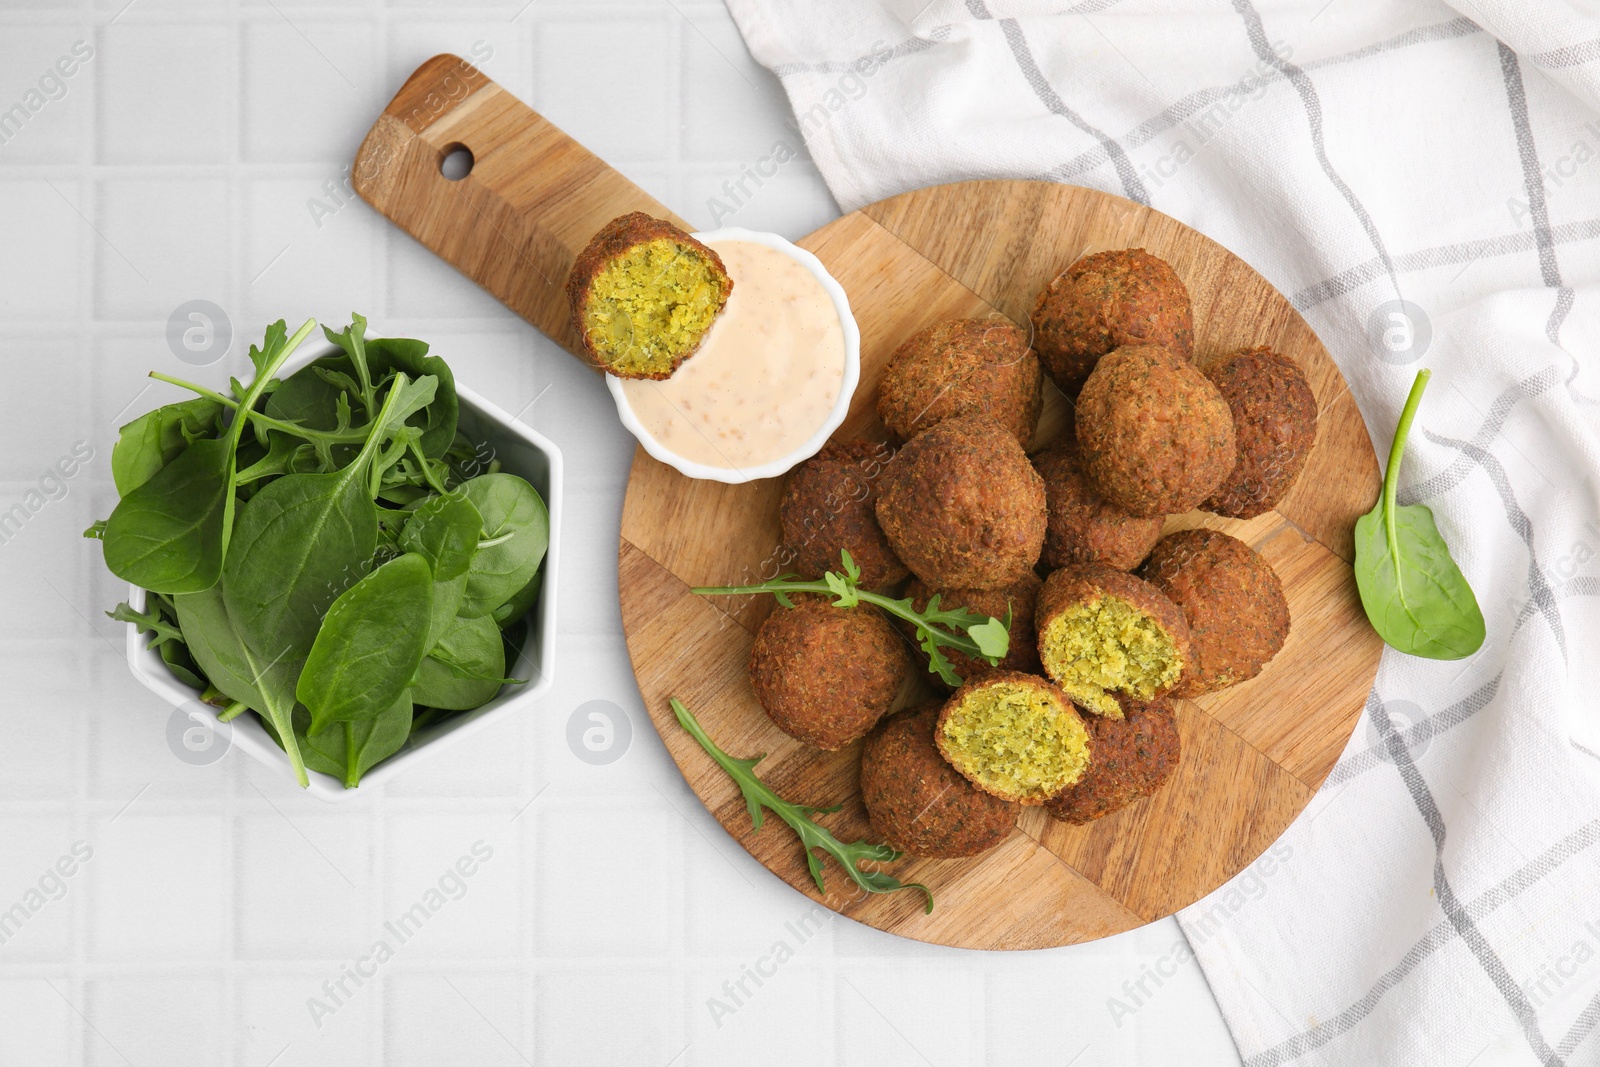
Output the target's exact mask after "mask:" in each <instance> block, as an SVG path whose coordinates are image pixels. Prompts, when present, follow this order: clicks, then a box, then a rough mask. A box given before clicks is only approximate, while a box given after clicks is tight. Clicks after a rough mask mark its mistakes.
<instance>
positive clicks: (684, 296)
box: [567, 211, 733, 380]
mask: <svg viewBox="0 0 1600 1067" xmlns="http://www.w3.org/2000/svg"><path fill="white" fill-rule="evenodd" d="M732 291H733V279H731V278H729V277H728V271H727V269H726V268H725V267H724V266H723V265H722V257H721V256H718V255H717V253H716V252H715V251H714V250H713V249H711V248H709V247H707V246H706V245H703V244H701V243H700V242H699V241H697V240H695V239H694V238H693V237H691V236H689V235H688V234H687V233H685V232H684V231H683V230H681V229H679V228H678V227H677V226H674V225H673V224H672V223H670V222H667V221H666V220H665V219H657V218H652V217H651V216H649V215H646V214H645V213H644V212H642V211H635V212H633V213H631V214H628V215H621V216H618V217H617V218H614V219H612V220H611V221H610V222H608V223H606V224H605V225H604V226H602V227H601V228H600V232H599V233H597V234H595V235H594V237H593V238H591V239H590V241H589V244H588V245H587V246H586V247H585V248H584V250H583V251H582V252H580V253H578V259H577V262H575V263H573V265H572V273H571V274H570V275H568V276H567V301H568V303H569V304H570V305H571V307H572V326H573V329H574V330H575V331H576V332H577V334H578V342H579V353H578V354H579V355H581V356H582V357H583V358H584V359H585V360H586V361H588V362H589V363H590V364H592V365H594V366H596V367H598V368H600V369H601V370H603V371H605V372H606V373H608V374H615V375H616V376H617V377H619V378H654V379H657V380H659V379H662V378H669V377H671V376H672V372H673V371H675V370H677V369H678V364H680V363H682V362H683V361H684V360H686V359H688V358H689V357H690V356H691V355H693V354H694V351H695V349H697V348H699V347H700V342H701V341H702V340H703V339H704V338H705V334H706V331H707V330H709V329H710V328H711V323H712V321H713V320H714V319H716V317H717V315H718V314H720V313H721V312H722V308H723V305H725V304H726V303H727V302H728V294H729V293H731V292H732Z"/></svg>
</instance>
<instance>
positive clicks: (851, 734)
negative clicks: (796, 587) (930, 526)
mask: <svg viewBox="0 0 1600 1067" xmlns="http://www.w3.org/2000/svg"><path fill="white" fill-rule="evenodd" d="M913 669H914V667H913V664H912V662H911V654H910V653H909V652H907V651H906V647H905V642H904V641H902V640H901V639H900V635H899V634H898V633H896V632H895V630H894V627H892V626H890V625H889V623H888V622H887V621H886V620H885V619H884V617H883V616H882V615H881V614H879V612H878V610H877V609H876V608H872V607H869V606H867V605H865V604H863V605H861V606H859V607H854V608H836V607H834V606H833V605H832V604H831V603H829V601H828V600H827V599H826V598H822V597H818V598H799V597H797V598H795V601H794V607H792V608H783V607H779V608H775V609H774V610H773V612H772V614H771V615H769V616H767V619H766V621H765V622H763V623H762V624H761V628H760V629H759V630H757V631H756V639H755V643H754V644H753V645H752V646H751V648H750V686H751V688H752V689H754V690H755V694H756V699H757V700H758V701H760V703H761V706H762V707H763V708H764V709H766V712H767V716H768V717H769V718H770V719H771V720H772V722H773V724H774V725H776V726H777V727H778V729H780V730H782V731H783V732H784V733H786V734H788V735H789V736H790V737H793V738H795V739H796V740H798V741H804V742H805V743H806V744H808V745H814V746H816V747H817V748H820V749H822V750H823V751H824V752H832V751H835V750H837V749H841V748H843V747H844V746H845V745H848V744H849V743H850V742H852V741H855V740H857V739H858V738H861V737H864V736H866V733H867V731H868V730H870V729H872V726H873V724H874V723H876V722H877V721H878V720H879V719H880V718H882V717H883V715H884V713H885V712H887V711H888V710H889V707H890V706H891V705H892V704H893V703H894V701H895V698H896V697H897V696H898V695H899V693H900V687H901V686H902V685H904V684H905V682H906V679H907V678H909V677H910V675H911V672H912V670H913Z"/></svg>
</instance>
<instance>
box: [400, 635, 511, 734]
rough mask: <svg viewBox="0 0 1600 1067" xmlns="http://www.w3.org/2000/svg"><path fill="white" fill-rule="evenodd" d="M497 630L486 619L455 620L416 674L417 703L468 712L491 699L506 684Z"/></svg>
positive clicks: (503, 652) (503, 659) (504, 659)
mask: <svg viewBox="0 0 1600 1067" xmlns="http://www.w3.org/2000/svg"><path fill="white" fill-rule="evenodd" d="M505 673H506V657H505V649H504V646H502V645H501V643H500V628H499V627H498V626H496V625H495V624H494V620H492V619H490V618H489V617H488V616H486V615H478V616H473V617H470V618H464V617H458V618H457V619H456V620H455V622H454V624H453V625H452V626H451V627H450V629H449V630H447V631H446V632H445V635H444V636H443V637H442V638H440V639H439V643H438V644H437V645H436V646H435V647H434V649H433V651H431V652H430V653H429V654H428V656H427V658H426V659H424V660H423V661H422V666H421V668H419V669H418V671H417V686H416V690H415V696H416V700H417V703H419V704H423V705H426V706H428V707H430V708H443V709H445V710H446V711H470V710H471V709H473V708H476V707H481V706H482V705H484V704H487V703H488V702H489V701H491V700H493V699H494V696H495V694H496V693H498V692H500V686H501V685H502V684H503V683H504V681H505Z"/></svg>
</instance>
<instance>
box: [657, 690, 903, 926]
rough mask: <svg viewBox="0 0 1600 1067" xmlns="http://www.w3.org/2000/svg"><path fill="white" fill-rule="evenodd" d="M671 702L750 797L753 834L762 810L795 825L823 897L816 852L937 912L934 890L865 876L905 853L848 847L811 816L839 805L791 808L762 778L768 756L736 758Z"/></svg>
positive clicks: (859, 880)
mask: <svg viewBox="0 0 1600 1067" xmlns="http://www.w3.org/2000/svg"><path fill="white" fill-rule="evenodd" d="M669 703H670V704H671V706H672V713H673V714H674V715H676V716H677V717H678V725H679V726H682V727H683V728H684V729H685V730H687V731H688V732H689V734H690V736H692V737H693V738H694V739H695V740H696V741H697V742H699V744H700V747H701V748H703V749H705V750H706V754H707V755H708V756H710V757H711V758H712V759H713V760H715V761H716V762H717V764H718V765H719V766H720V767H721V768H722V769H723V770H725V771H727V772H728V775H729V776H730V777H732V778H733V780H734V782H736V783H737V784H738V786H739V790H740V792H742V793H743V794H744V801H745V807H746V808H747V809H748V810H749V812H750V826H751V829H752V830H760V829H761V809H762V808H766V809H767V810H769V811H771V812H772V813H773V814H774V815H776V816H777V817H778V818H780V819H782V820H783V821H784V822H786V823H788V824H789V828H790V829H792V830H793V831H794V832H795V833H796V834H797V835H798V836H799V838H800V844H801V845H802V846H803V847H804V848H805V850H806V866H807V868H808V869H809V870H810V871H811V877H812V878H813V879H814V880H815V881H816V883H817V892H819V893H827V891H828V887H827V886H826V885H824V884H823V881H822V860H821V858H819V857H818V856H817V854H816V853H815V852H814V851H812V850H813V849H821V850H822V851H823V852H824V853H826V854H827V855H829V856H832V857H833V858H834V859H835V860H837V861H838V862H839V865H840V866H841V867H843V868H844V871H845V874H847V875H849V877H850V880H851V881H852V882H854V883H855V884H856V885H858V886H860V887H861V888H862V889H865V890H866V891H867V892H869V893H893V892H895V891H896V890H900V889H920V890H922V894H923V896H925V897H926V898H927V907H926V908H925V909H924V910H925V911H926V912H932V911H933V894H932V893H931V892H929V891H928V887H927V886H925V885H921V884H919V883H917V882H906V883H902V882H901V881H900V880H899V879H898V878H895V877H894V876H893V875H890V874H886V873H884V872H883V871H864V870H862V869H861V864H862V863H866V862H873V863H889V862H892V861H894V860H897V859H899V858H900V853H899V852H896V851H895V850H894V849H892V848H890V847H889V846H888V845H884V844H873V843H872V842H869V841H852V842H850V843H849V844H845V843H844V842H842V841H840V840H839V839H838V838H836V837H834V836H833V834H832V833H831V832H830V831H829V830H828V829H827V828H826V827H824V826H819V825H818V824H817V822H816V820H814V819H812V818H811V816H812V815H814V814H826V813H828V812H834V811H838V810H839V808H838V806H834V807H831V808H814V807H811V806H810V805H807V804H795V803H791V802H790V801H787V800H785V799H783V798H782V797H780V796H779V795H778V794H776V793H774V792H773V791H772V788H771V787H770V786H768V785H767V783H765V782H763V781H762V780H761V779H760V778H758V777H756V773H755V767H756V764H758V763H760V762H761V761H762V760H763V759H765V758H766V757H765V756H756V757H754V758H752V759H734V758H733V757H732V756H730V755H728V754H727V753H726V752H724V751H722V749H720V748H718V747H717V744H716V742H714V741H712V740H711V738H710V737H708V736H707V735H706V732H705V730H704V729H702V728H701V726H700V723H699V721H698V720H697V719H695V717H694V716H693V715H692V714H690V712H689V709H688V708H686V707H684V706H683V703H682V702H681V701H679V700H678V699H677V698H676V697H673V698H672V699H671V700H670V701H669Z"/></svg>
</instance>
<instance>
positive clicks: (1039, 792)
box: [934, 671, 1090, 805]
mask: <svg viewBox="0 0 1600 1067" xmlns="http://www.w3.org/2000/svg"><path fill="white" fill-rule="evenodd" d="M934 741H935V743H937V744H938V746H939V752H940V754H941V755H943V756H944V758H945V759H946V760H948V761H949V763H950V766H952V767H954V768H955V769H956V770H957V771H959V772H960V773H961V776H962V777H964V778H966V780H967V781H969V782H971V783H972V784H973V785H975V786H977V787H978V788H979V789H981V790H983V791H984V792H985V793H989V794H992V795H994V796H997V797H1000V798H1001V799H1002V800H1010V801H1015V802H1016V803H1018V804H1024V805H1034V804H1043V803H1044V802H1045V801H1046V800H1049V799H1050V798H1051V797H1053V796H1055V795H1056V794H1057V793H1059V792H1061V791H1062V790H1063V789H1065V788H1066V787H1067V786H1069V785H1071V784H1072V783H1073V782H1076V781H1077V780H1078V779H1079V778H1081V777H1082V776H1083V772H1084V769H1085V768H1086V767H1087V766H1088V765H1089V762H1090V750H1089V745H1090V741H1089V729H1088V727H1086V726H1084V724H1083V717H1082V716H1080V715H1079V714H1078V711H1077V709H1076V708H1074V707H1073V706H1072V701H1070V700H1068V699H1067V694H1065V693H1063V692H1062V691H1061V690H1060V689H1058V688H1056V687H1055V686H1053V685H1051V684H1050V683H1049V682H1047V681H1045V680H1044V679H1043V678H1040V677H1038V676H1036V675H1032V674H1023V673H1021V672H1020V671H995V672H993V673H990V674H985V675H983V676H981V677H978V678H974V679H972V680H970V681H968V682H966V683H964V684H963V685H962V686H961V688H960V689H957V690H956V691H955V692H954V693H953V694H951V697H950V699H949V700H947V701H945V703H944V707H943V708H942V709H940V711H939V723H938V726H937V727H936V728H935V730H934Z"/></svg>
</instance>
